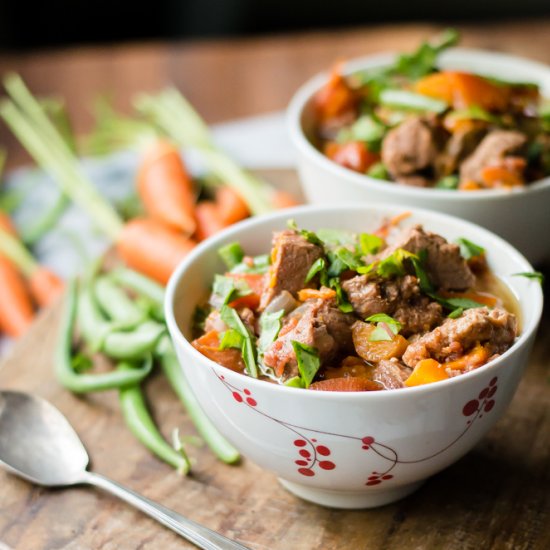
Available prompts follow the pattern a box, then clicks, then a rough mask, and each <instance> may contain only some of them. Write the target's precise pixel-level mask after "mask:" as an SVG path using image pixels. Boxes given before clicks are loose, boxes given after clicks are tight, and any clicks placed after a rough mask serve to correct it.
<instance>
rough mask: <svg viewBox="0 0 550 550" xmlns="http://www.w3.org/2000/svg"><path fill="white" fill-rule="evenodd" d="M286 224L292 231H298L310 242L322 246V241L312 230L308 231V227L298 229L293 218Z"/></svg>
mask: <svg viewBox="0 0 550 550" xmlns="http://www.w3.org/2000/svg"><path fill="white" fill-rule="evenodd" d="M286 224H287V226H288V228H289V229H293V230H294V231H296V232H298V233H299V234H300V235H302V237H304V239H306V240H307V241H309V242H310V243H311V244H316V245H318V246H323V241H321V239H320V238H319V237H318V236H317V235H316V234H315V233H314V232H313V231H309V230H308V229H298V226H297V225H296V222H295V221H294V220H288V221H287V222H286Z"/></svg>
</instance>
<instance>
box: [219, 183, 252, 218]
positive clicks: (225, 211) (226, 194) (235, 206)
mask: <svg viewBox="0 0 550 550" xmlns="http://www.w3.org/2000/svg"><path fill="white" fill-rule="evenodd" d="M216 203H217V205H218V211H219V213H220V218H221V220H222V222H223V223H224V224H225V225H231V224H232V223H237V222H240V221H241V220H244V219H245V218H248V216H250V210H249V209H248V206H247V205H246V202H244V200H243V199H242V198H241V196H240V195H239V194H238V193H237V192H236V191H235V190H233V189H231V187H228V186H227V185H224V186H223V187H220V188H219V189H218V190H217V191H216Z"/></svg>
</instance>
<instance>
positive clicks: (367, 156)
mask: <svg viewBox="0 0 550 550" xmlns="http://www.w3.org/2000/svg"><path fill="white" fill-rule="evenodd" d="M325 155H326V156H327V157H328V158H329V159H331V160H333V161H334V162H335V163H336V164H339V165H340V166H343V167H344V168H349V169H350V170H354V171H355V172H361V173H364V172H366V171H367V170H368V169H369V168H370V167H371V166H372V165H373V164H374V163H375V162H378V161H379V160H380V155H379V154H378V153H371V152H370V151H369V150H368V149H367V146H366V145H365V144H364V143H363V142H361V141H350V142H348V143H343V144H340V143H336V142H330V143H328V144H327V145H326V147H325Z"/></svg>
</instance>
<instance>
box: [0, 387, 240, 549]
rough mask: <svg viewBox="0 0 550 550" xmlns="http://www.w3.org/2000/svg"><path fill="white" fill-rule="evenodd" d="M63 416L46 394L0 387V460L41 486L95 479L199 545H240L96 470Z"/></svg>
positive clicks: (208, 547)
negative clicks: (93, 470)
mask: <svg viewBox="0 0 550 550" xmlns="http://www.w3.org/2000/svg"><path fill="white" fill-rule="evenodd" d="M88 463H89V457H88V453H87V452H86V449H85V448H84V445H82V442H81V441H80V439H79V437H78V435H77V434H76V432H75V431H74V430H73V428H72V426H71V425H70V424H69V422H68V421H67V419H66V418H65V417H64V416H63V415H62V414H61V413H60V412H59V411H58V410H57V409H56V408H55V407H54V406H53V405H52V404H51V403H48V401H46V400H45V399H42V398H40V397H37V396H34V395H29V394H26V393H21V392H16V391H0V466H4V467H5V468H6V469H7V470H8V471H9V472H11V473H13V474H15V475H17V476H19V477H22V478H23V479H26V480H27V481H30V482H32V483H35V484H37V485H42V486H44V487H70V486H72V485H77V484H84V485H94V486H96V487H99V488H100V489H103V490H104V491H108V492H109V493H111V494H113V495H115V496H117V497H119V498H120V499H122V500H124V501H125V502H127V503H128V504H130V505H132V506H134V507H135V508H137V509H138V510H141V511H142V512H143V513H145V514H147V515H148V516H150V517H152V518H153V519H156V520H157V521H158V522H159V523H162V524H163V525H165V526H166V527H168V528H170V529H172V531H175V532H176V533H178V535H181V536H182V537H184V538H185V539H187V540H188V541H190V542H192V543H193V544H195V545H196V546H198V547H199V548H203V549H204V550H247V549H246V547H245V546H243V545H242V544H239V543H238V542H235V541H233V540H231V539H228V538H226V537H224V536H223V535H220V534H219V533H216V532H215V531H212V530H211V529H208V528H207V527H204V526H202V525H199V524H198V523H195V522H194V521H192V520H190V519H187V518H185V517H183V516H181V515H179V514H177V513H176V512H173V511H172V510H170V509H168V508H165V507H164V506H162V505H160V504H158V503H156V502H153V501H152V500H149V499H148V498H145V497H143V496H141V495H139V494H138V493H135V492H134V491H132V490H131V489H128V488H127V487H123V486H122V485H120V484H118V483H116V482H115V481H112V480H110V479H108V478H106V477H104V476H102V475H100V474H96V473H92V472H89V471H87V469H86V468H87V467H88Z"/></svg>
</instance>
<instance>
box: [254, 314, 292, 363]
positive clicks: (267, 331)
mask: <svg viewBox="0 0 550 550" xmlns="http://www.w3.org/2000/svg"><path fill="white" fill-rule="evenodd" d="M284 314H285V312H284V310H283V309H281V310H279V311H274V312H273V313H268V312H264V313H262V315H261V316H260V338H259V340H258V349H259V350H260V352H262V353H263V352H264V351H265V350H266V349H267V348H268V346H269V345H270V344H271V343H272V342H274V341H275V339H276V338H277V336H278V335H279V331H280V330H281V319H282V317H283V315H284Z"/></svg>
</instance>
